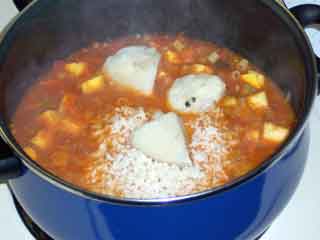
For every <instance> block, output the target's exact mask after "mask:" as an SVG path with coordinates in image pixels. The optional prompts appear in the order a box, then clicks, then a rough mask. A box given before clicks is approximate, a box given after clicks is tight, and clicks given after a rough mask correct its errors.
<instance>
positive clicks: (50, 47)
mask: <svg viewBox="0 0 320 240" xmlns="http://www.w3.org/2000/svg"><path fill="white" fill-rule="evenodd" d="M293 13H294V14H295V15H296V17H297V18H298V19H299V20H300V21H301V23H302V24H303V25H309V24H312V23H319V22H320V9H319V7H317V6H315V5H304V6H300V7H298V8H295V9H293ZM155 32H163V33H178V32H184V33H186V35H188V36H191V37H195V38H199V39H203V40H207V41H213V42H217V43H219V44H220V45H222V46H226V47H228V48H231V49H232V50H234V51H236V52H238V53H240V54H242V55H243V56H245V57H246V58H248V59H249V60H250V61H252V62H253V63H255V64H256V65H258V66H259V67H260V68H261V69H263V70H264V71H266V72H267V73H268V74H269V75H270V76H271V77H272V79H274V80H275V81H276V82H277V84H278V85H279V86H280V87H281V88H282V90H283V91H284V92H285V93H288V94H289V95H290V96H291V103H292V105H293V107H294V109H295V111H296V113H297V115H298V123H297V127H296V128H295V129H294V131H293V133H292V134H291V136H290V137H289V139H288V140H287V141H286V143H285V144H284V145H283V146H282V147H281V148H280V149H279V150H278V151H277V152H276V153H274V155H273V156H271V157H270V158H269V159H268V160H267V161H265V162H264V163H263V164H262V165H261V166H259V167H258V168H256V169H254V170H253V171H251V172H249V173H248V174H247V175H245V176H243V177H240V178H239V179H236V180H234V181H233V182H230V183H229V184H227V185H224V186H222V187H218V188H215V189H211V190H208V191H205V192H200V193H196V194H191V195H188V196H182V197H174V198H168V199H149V200H139V199H124V198H121V199H120V198H115V197H111V196H105V195H99V194H95V193H92V192H88V191H86V190H83V189H80V188H79V187H77V186H74V185H72V184H70V183H68V182H65V181H64V180H63V179H60V178H58V177H56V176H54V175H52V174H51V173H49V172H47V171H46V170H45V169H43V168H41V167H40V166H39V165H38V164H37V163H36V162H34V161H32V160H31V159H30V158H28V156H27V155H26V154H25V153H24V152H23V150H22V149H21V148H20V146H19V145H18V144H17V143H16V141H15V139H14V138H13V136H12V135H11V133H10V130H9V128H8V126H9V123H10V119H11V117H12V114H14V111H15V109H16V106H17V104H18V103H19V102H20V101H21V98H22V96H23V93H24V92H25V91H26V89H27V88H28V87H29V86H30V85H31V84H32V83H34V82H35V81H37V79H38V78H37V77H38V76H39V75H40V74H41V73H43V72H45V71H46V70H47V69H48V68H49V67H50V65H51V64H52V62H53V61H54V60H56V59H60V58H63V57H66V56H67V55H69V54H70V53H72V51H75V50H77V49H79V48H81V47H84V46H87V45H89V44H90V43H92V42H93V41H103V40H106V39H112V38H115V37H120V36H126V35H128V34H136V33H140V34H143V33H155ZM317 63H318V64H319V60H316V58H315V56H314V55H313V52H312V49H311V47H310V44H309V42H308V40H307V38H306V36H305V34H304V32H303V28H302V26H301V25H300V24H299V23H298V22H297V20H296V19H295V18H294V17H293V15H292V14H291V13H290V12H289V11H288V10H286V9H285V8H283V7H282V6H280V5H279V4H278V3H276V2H273V1H270V0H246V1H234V0H224V1H221V0H173V1H170V2H168V1H156V0H128V1H125V0H91V1H87V0H55V1H52V0H38V1H34V2H33V3H32V4H31V5H29V6H28V7H27V8H26V9H25V10H24V11H23V12H22V13H21V14H20V15H19V16H17V17H16V18H15V19H14V20H13V21H12V22H11V24H9V26H8V27H7V28H6V30H5V33H4V35H3V37H2V40H1V42H0V112H1V120H0V124H1V128H0V134H1V137H2V138H3V140H4V142H5V144H4V143H3V144H2V146H1V151H0V152H1V160H0V179H2V180H8V184H9V187H10V188H11V190H12V192H13V194H14V196H15V198H16V199H17V201H18V202H19V203H20V205H21V206H22V207H23V209H24V210H25V211H26V212H27V214H28V215H29V216H30V217H31V218H32V219H33V220H34V222H35V223H36V224H38V225H39V226H40V227H41V228H42V229H43V230H44V231H45V232H47V233H48V235H49V236H51V237H52V238H53V239H66V240H71V239H77V240H91V239H92V240H93V239H99V240H100V239H105V240H111V239H115V240H124V239H125V240H127V239H155V240H157V239H159V240H160V239H161V240H163V239H167V240H169V239H201V240H205V239H218V240H233V239H240V240H242V239H257V238H258V237H259V236H260V235H261V234H262V233H263V232H264V231H266V229H268V227H269V226H270V225H271V224H272V222H273V221H274V219H275V218H276V217H277V216H278V215H279V214H280V212H281V211H282V209H283V208H284V207H285V206H286V204H287V203H288V201H289V200H290V198H291V196H292V195H293V193H294V191H295V189H296V187H297V185H298V183H299V180H300V178H301V175H302V173H303V170H304V166H305V163H306V158H307V153H308V147H309V128H308V124H307V123H308V118H309V115H310V111H311V109H312V106H313V103H314V101H315V97H316V92H317V86H318V84H317V72H316V68H317V66H316V65H317ZM7 146H9V147H7ZM159 147H161V146H159Z"/></svg>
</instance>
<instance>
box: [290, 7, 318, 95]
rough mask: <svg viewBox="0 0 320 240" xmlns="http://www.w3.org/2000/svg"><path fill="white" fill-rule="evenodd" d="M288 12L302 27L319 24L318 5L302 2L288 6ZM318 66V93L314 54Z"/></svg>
mask: <svg viewBox="0 0 320 240" xmlns="http://www.w3.org/2000/svg"><path fill="white" fill-rule="evenodd" d="M290 12H291V13H292V14H293V15H294V16H295V17H296V19H297V20H298V21H299V22H300V23H301V25H302V26H303V27H307V26H310V25H313V24H320V6H319V5H315V4H304V5H299V6H296V7H293V8H290ZM316 60H317V67H318V79H319V85H318V86H319V87H318V94H320V58H319V57H318V56H316Z"/></svg>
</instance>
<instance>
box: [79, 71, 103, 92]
mask: <svg viewBox="0 0 320 240" xmlns="http://www.w3.org/2000/svg"><path fill="white" fill-rule="evenodd" d="M104 86H105V81H104V77H103V76H101V75H100V76H97V77H94V78H92V79H89V80H87V81H85V82H84V83H82V84H81V90H82V92H83V93H84V94H90V93H94V92H97V91H100V90H102V88H103V87H104Z"/></svg>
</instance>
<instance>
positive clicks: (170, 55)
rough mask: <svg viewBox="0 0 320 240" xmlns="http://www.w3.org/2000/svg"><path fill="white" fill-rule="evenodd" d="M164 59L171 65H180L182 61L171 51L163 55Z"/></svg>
mask: <svg viewBox="0 0 320 240" xmlns="http://www.w3.org/2000/svg"><path fill="white" fill-rule="evenodd" d="M164 57H165V59H166V60H167V61H168V62H170V63H173V64H181V63H182V60H181V58H180V57H179V55H178V54H177V53H175V52H173V51H170V50H169V51H166V52H165V54H164Z"/></svg>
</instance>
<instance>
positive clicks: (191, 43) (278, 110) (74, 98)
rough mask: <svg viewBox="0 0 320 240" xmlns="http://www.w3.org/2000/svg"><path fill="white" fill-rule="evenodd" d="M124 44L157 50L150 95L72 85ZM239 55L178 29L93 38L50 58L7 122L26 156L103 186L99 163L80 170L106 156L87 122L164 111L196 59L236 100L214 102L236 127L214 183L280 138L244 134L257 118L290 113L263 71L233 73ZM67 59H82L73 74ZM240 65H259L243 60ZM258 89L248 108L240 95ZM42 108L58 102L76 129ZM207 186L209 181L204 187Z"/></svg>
mask: <svg viewBox="0 0 320 240" xmlns="http://www.w3.org/2000/svg"><path fill="white" fill-rule="evenodd" d="M177 40H178V41H179V42H180V43H182V44H183V45H184V48H183V49H179V50H178V49H177V48H175V41H177ZM130 45H148V46H152V47H154V48H156V49H157V50H158V51H159V52H160V53H161V54H162V58H161V62H160V65H159V69H158V76H157V79H156V84H155V88H154V96H152V97H144V96H141V95H140V94H139V93H137V92H135V91H132V90H131V89H125V88H123V87H120V86H117V85H115V84H114V83H112V81H111V80H110V79H108V76H105V81H106V86H105V87H104V89H103V90H101V91H98V92H95V93H92V94H87V95H86V94H83V93H82V92H81V89H80V87H79V86H80V84H81V83H82V82H84V81H86V80H88V79H90V78H92V77H94V76H97V75H99V74H101V67H102V65H103V63H104V61H105V59H106V58H107V57H108V56H111V55H113V54H114V53H116V52H117V51H118V50H119V49H121V48H123V47H126V46H130ZM168 51H171V52H173V53H174V54H176V55H177V59H178V60H177V61H176V62H175V63H172V62H170V61H168V59H166V54H167V53H168ZM213 51H216V52H217V53H218V54H219V56H220V59H219V60H218V62H217V63H216V64H212V63H210V61H208V55H209V54H210V53H212V52H213ZM241 60H242V58H241V57H240V56H238V55H236V54H235V53H233V52H231V51H230V50H228V49H226V48H220V47H218V46H216V45H214V44H212V43H208V42H203V41H199V40H193V39H190V38H188V37H186V36H184V35H182V34H180V35H178V36H164V35H150V36H149V35H147V36H142V37H140V36H139V37H135V36H133V37H126V38H121V39H117V40H114V41H111V42H107V43H94V44H93V45H92V46H90V47H88V48H84V49H81V50H79V51H78V52H76V53H74V54H72V55H71V56H70V57H69V58H67V59H65V60H59V61H56V62H55V63H54V64H53V66H52V69H51V71H50V72H48V74H47V75H44V76H41V77H40V79H39V81H38V82H37V83H36V84H34V85H33V86H31V87H30V89H29V90H28V91H27V92H26V94H25V96H24V97H23V99H22V101H21V103H20V105H19V106H18V108H17V111H16V113H15V115H14V118H13V119H12V129H13V132H14V135H15V137H16V139H17V141H18V143H19V144H20V145H22V146H23V147H31V148H32V149H34V150H35V152H36V155H37V156H36V157H35V159H34V160H35V161H36V162H38V163H39V164H40V165H41V166H42V167H44V168H45V169H47V170H48V171H50V172H52V173H53V174H55V175H57V176H59V177H61V178H62V179H65V180H66V181H69V182H71V183H73V184H75V185H78V186H80V187H83V188H85V189H87V190H90V191H94V192H99V193H105V191H104V189H103V184H102V181H103V178H104V172H103V171H100V170H99V169H98V170H97V169H96V174H95V176H94V177H93V178H92V177H88V176H89V175H90V172H92V171H93V170H94V169H95V168H97V166H102V165H103V164H106V163H103V162H101V160H99V159H96V158H94V157H93V156H92V153H94V152H95V151H96V150H97V148H98V145H99V143H98V142H97V140H96V139H95V138H94V137H92V128H91V126H92V124H94V123H95V122H96V121H97V119H101V118H102V117H103V116H104V115H105V114H106V113H109V112H112V111H113V109H114V108H115V107H116V106H119V105H129V106H134V107H138V106H143V107H144V108H146V109H160V110H161V111H163V112H169V111H170V108H169V107H168V105H167V102H166V96H167V91H168V89H169V88H170V86H171V85H172V83H173V82H174V80H175V79H177V78H179V77H182V76H184V75H187V74H191V73H194V71H195V66H193V64H202V65H203V66H205V68H204V69H205V70H204V71H205V72H206V71H210V73H211V71H212V74H216V75H218V76H220V77H221V78H222V79H223V80H224V82H225V83H226V87H227V90H226V96H232V97H236V98H237V99H238V105H237V106H236V107H224V106H223V99H222V100H221V101H220V102H219V103H218V106H219V107H220V108H221V109H222V111H223V113H224V122H225V123H226V124H227V127H228V128H229V129H230V130H231V131H234V132H237V134H238V137H239V140H240V141H239V144H237V145H236V146H234V147H233V149H232V151H231V152H230V154H229V155H228V159H227V161H225V162H224V171H225V173H226V175H227V178H221V179H223V180H221V182H219V184H218V185H222V184H225V183H227V182H228V181H230V180H232V179H234V178H237V177H239V176H241V175H243V174H245V173H247V172H248V171H250V170H252V169H254V168H255V167H257V166H258V165H259V164H261V163H262V162H263V161H265V160H266V159H267V158H268V157H269V156H270V155H271V154H272V153H274V152H275V151H277V149H278V148H279V146H280V145H281V143H273V142H269V141H265V140H263V139H261V136H260V139H259V140H252V139H250V137H248V132H249V131H251V130H256V131H257V132H259V134H260V135H262V134H263V125H264V123H265V122H267V121H268V122H272V123H274V124H278V125H280V126H282V127H285V128H288V129H293V127H294V126H295V121H296V119H295V114H294V111H293V109H292V107H291V106H290V104H289V103H288V102H287V101H286V99H285V97H284V95H283V94H282V92H281V91H280V89H279V88H278V87H277V86H276V85H275V84H274V83H273V82H272V81H271V79H268V78H267V77H266V81H265V85H264V87H263V89H261V90H260V89H259V90H257V89H251V88H248V86H247V85H246V84H245V83H243V82H242V81H241V80H240V79H237V78H234V75H233V73H234V71H239V70H238V67H237V64H238V63H239V61H241ZM73 62H74V63H77V62H82V63H85V64H86V69H85V71H84V73H83V74H81V76H73V75H72V74H70V73H68V72H66V70H65V65H66V64H68V63H73ZM247 68H248V70H256V71H258V72H260V73H261V71H259V70H257V68H256V67H255V66H253V65H251V64H250V63H249V64H248V67H247ZM239 72H241V71H239ZM242 72H244V73H245V72H247V71H242ZM244 88H248V89H249V93H248V92H245V91H242V90H243V89H244ZM250 91H253V92H250ZM259 91H265V93H266V94H267V97H268V101H269V107H268V109H267V110H264V111H257V110H253V109H251V108H250V106H249V105H248V104H247V102H246V97H247V96H249V95H251V94H253V93H256V92H259ZM64 97H65V98H64ZM63 99H64V100H63ZM46 110H55V111H58V112H59V110H60V113H59V118H61V119H69V120H71V121H72V122H74V123H76V125H77V127H79V129H80V130H79V131H78V130H76V131H75V132H76V133H70V132H69V130H65V129H63V128H62V127H61V125H60V124H56V125H55V124H53V125H52V126H50V127H48V126H46V124H44V123H43V122H41V121H39V115H40V114H41V113H43V112H44V111H46ZM181 117H182V119H183V120H184V121H185V122H187V121H192V120H193V118H194V116H193V115H181ZM40 130H42V131H46V133H47V135H48V136H49V137H48V139H49V143H48V146H47V147H46V148H44V149H41V148H39V147H38V146H35V145H34V144H32V143H31V142H30V139H32V138H33V137H34V136H35V135H36V134H37V132H39V131H40ZM186 132H187V133H188V134H187V135H188V141H189V142H190V136H191V135H192V130H191V129H190V128H188V127H187V126H186ZM214 186H215V185H210V184H209V185H208V186H207V188H209V187H214ZM117 194H118V195H120V196H121V193H115V195H117Z"/></svg>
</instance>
